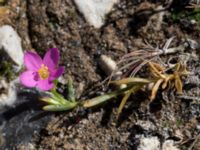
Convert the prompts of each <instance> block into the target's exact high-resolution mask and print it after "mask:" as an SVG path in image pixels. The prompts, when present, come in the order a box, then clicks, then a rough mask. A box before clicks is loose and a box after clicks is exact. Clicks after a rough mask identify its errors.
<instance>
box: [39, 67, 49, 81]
mask: <svg viewBox="0 0 200 150" xmlns="http://www.w3.org/2000/svg"><path fill="white" fill-rule="evenodd" d="M38 74H39V76H40V78H41V79H42V80H44V79H47V78H48V77H49V71H48V67H47V66H45V65H44V64H42V65H41V68H40V69H39V70H38Z"/></svg>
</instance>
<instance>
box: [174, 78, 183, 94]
mask: <svg viewBox="0 0 200 150" xmlns="http://www.w3.org/2000/svg"><path fill="white" fill-rule="evenodd" d="M175 87H176V90H177V93H178V94H182V93H183V84H182V81H181V79H180V76H179V75H175Z"/></svg>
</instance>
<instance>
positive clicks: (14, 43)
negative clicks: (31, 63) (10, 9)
mask: <svg viewBox="0 0 200 150" xmlns="http://www.w3.org/2000/svg"><path fill="white" fill-rule="evenodd" d="M0 49H3V50H5V51H6V53H7V54H8V55H9V56H10V57H11V59H12V60H13V61H14V62H15V63H16V64H17V65H18V66H22V64H23V56H24V54H23V51H22V45H21V38H20V37H19V35H18V34H17V32H16V31H15V30H14V29H13V28H12V27H11V26H9V25H4V26H2V27H0Z"/></svg>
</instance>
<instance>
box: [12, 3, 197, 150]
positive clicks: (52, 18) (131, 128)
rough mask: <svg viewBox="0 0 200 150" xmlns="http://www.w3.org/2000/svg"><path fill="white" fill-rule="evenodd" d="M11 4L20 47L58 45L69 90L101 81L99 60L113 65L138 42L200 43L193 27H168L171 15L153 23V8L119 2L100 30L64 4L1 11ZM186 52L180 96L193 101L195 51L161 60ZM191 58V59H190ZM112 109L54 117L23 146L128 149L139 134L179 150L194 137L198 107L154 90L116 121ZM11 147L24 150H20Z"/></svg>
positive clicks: (41, 50) (27, 5) (108, 106)
mask: <svg viewBox="0 0 200 150" xmlns="http://www.w3.org/2000/svg"><path fill="white" fill-rule="evenodd" d="M14 3H16V5H17V6H19V8H20V10H19V12H16V13H15V12H13V14H12V15H11V18H12V19H13V21H12V22H11V23H10V24H11V25H13V26H14V27H15V28H16V29H17V31H18V32H19V33H20V35H21V37H22V39H23V45H24V49H30V48H33V49H35V50H36V51H37V52H38V53H40V54H41V55H43V54H44V53H45V51H46V50H47V49H48V48H50V47H58V48H59V50H60V51H61V56H62V58H61V64H62V65H64V66H65V70H66V71H65V75H64V76H65V78H66V76H68V75H70V76H72V77H73V79H74V81H75V87H76V88H78V87H79V86H80V84H82V85H83V91H86V90H87V89H90V88H91V87H93V86H94V85H95V84H96V83H97V82H100V81H102V80H103V79H104V78H105V75H104V73H103V72H102V71H101V70H100V69H99V66H98V58H99V56H100V55H101V54H106V55H109V56H110V57H112V58H113V59H115V60H118V59H119V58H120V57H122V56H123V55H124V54H126V53H128V52H130V51H134V50H138V49H140V48H141V47H143V46H144V45H145V44H144V43H145V41H147V42H148V43H149V44H150V45H152V46H154V47H156V46H159V47H161V46H162V45H163V44H164V43H165V42H166V40H167V39H168V38H170V37H172V36H176V38H175V41H174V42H173V43H172V45H173V46H178V45H179V44H181V41H182V39H184V38H185V37H189V38H190V39H193V40H196V41H197V42H198V43H200V34H199V33H200V24H199V23H197V25H194V27H193V28H191V27H187V26H186V27H184V26H182V25H181V23H174V22H173V20H172V19H171V18H170V13H169V12H170V10H171V9H168V10H166V11H164V12H163V13H164V16H163V17H164V18H163V21H161V22H159V19H158V18H159V17H160V13H161V12H158V11H157V9H158V6H159V5H160V4H161V3H155V2H148V1H147V2H140V3H134V2H133V1H130V0H123V1H121V2H120V3H119V4H118V5H116V6H115V8H114V10H113V11H112V12H111V13H110V14H109V15H108V16H107V19H106V23H105V25H104V26H103V27H102V28H101V29H94V28H93V27H91V26H89V25H88V23H87V22H86V21H85V20H84V18H83V16H82V15H81V14H80V13H79V11H78V10H77V8H76V7H75V4H74V3H73V2H72V1H71V0H61V1H55V0H45V1H41V0H27V1H20V0H18V1H17V0H15V1H14V0H13V1H10V3H9V5H10V6H12V5H13V4H14ZM14 8H15V7H14ZM14 10H15V9H14ZM186 53H187V54H188V55H189V60H188V62H187V63H188V70H189V71H191V72H192V73H193V75H191V76H190V77H188V78H187V80H185V82H184V83H185V85H184V95H187V96H193V97H200V93H199V90H200V89H199V85H200V84H199V83H198V84H197V82H195V81H194V80H195V79H196V80H198V82H199V77H200V64H199V52H197V50H192V49H191V48H187V49H186V52H185V53H183V54H176V55H171V56H164V57H162V58H161V60H162V62H164V63H167V61H168V60H169V58H170V59H172V58H174V59H176V58H179V59H181V57H182V55H184V54H186ZM192 53H193V55H195V57H197V59H193V57H192V56H191V54H192ZM194 68H195V69H194ZM192 81H193V82H194V83H192ZM78 94H79V95H81V93H78ZM141 95H144V96H141ZM85 97H88V95H87V94H85ZM118 104H119V103H118V102H109V103H107V104H105V105H104V106H103V107H102V108H96V109H92V110H81V109H77V110H75V111H73V112H67V113H63V114H56V115H55V116H54V118H53V119H52V121H50V122H49V123H48V126H46V127H44V129H43V130H42V131H41V132H40V133H37V134H36V135H35V136H34V139H33V140H32V141H31V144H32V146H33V147H34V149H52V150H55V149H56V150H58V149H66V150H68V149H87V150H89V149H99V150H100V149H102V150H104V149H115V150H117V149H136V147H137V145H138V139H137V135H140V134H144V135H145V136H152V135H154V136H158V137H159V139H160V140H161V141H163V140H165V139H167V138H168V139H174V140H175V141H179V146H180V147H181V148H182V149H184V148H187V147H188V146H189V145H190V144H191V143H192V141H194V139H193V138H194V137H196V136H197V135H198V132H199V129H198V128H197V125H199V121H200V118H199V113H200V106H199V103H196V102H194V101H193V100H191V99H189V100H188V99H187V98H177V97H176V95H175V92H174V91H173V90H172V91H164V92H159V94H158V96H157V98H156V100H155V101H154V102H153V103H151V104H149V100H148V96H147V93H145V92H141V93H139V94H137V95H135V96H133V97H132V98H131V99H130V100H129V102H128V103H127V106H126V107H125V109H124V111H123V112H122V116H121V117H120V119H119V120H117V119H116V116H115V112H116V109H117V106H118ZM111 106H112V107H111ZM139 120H140V121H145V122H148V123H152V124H153V127H150V128H149V129H145V127H143V126H142V125H140V124H139V125H138V124H137V122H138V121H139ZM180 141H181V142H180ZM197 143H198V142H197ZM18 149H27V146H24V145H23V144H22V145H20V146H18Z"/></svg>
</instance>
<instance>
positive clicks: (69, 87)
mask: <svg viewBox="0 0 200 150" xmlns="http://www.w3.org/2000/svg"><path fill="white" fill-rule="evenodd" d="M67 90H68V94H67V99H68V100H69V101H72V102H75V89H74V87H73V81H72V79H71V77H69V79H68V84H67Z"/></svg>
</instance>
